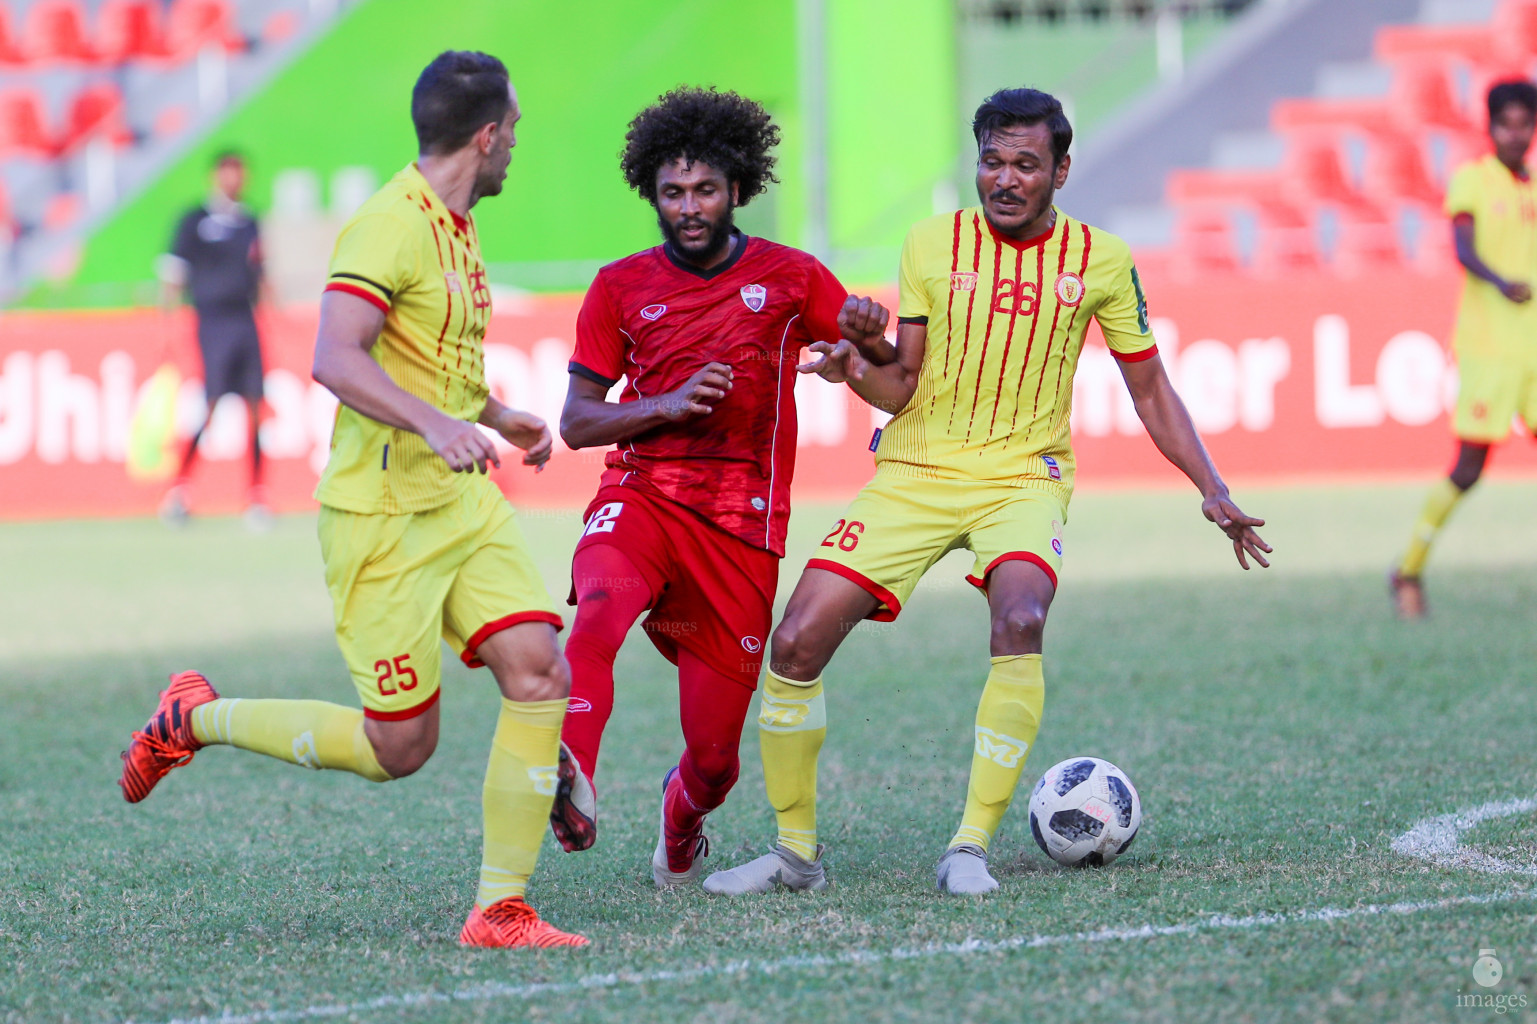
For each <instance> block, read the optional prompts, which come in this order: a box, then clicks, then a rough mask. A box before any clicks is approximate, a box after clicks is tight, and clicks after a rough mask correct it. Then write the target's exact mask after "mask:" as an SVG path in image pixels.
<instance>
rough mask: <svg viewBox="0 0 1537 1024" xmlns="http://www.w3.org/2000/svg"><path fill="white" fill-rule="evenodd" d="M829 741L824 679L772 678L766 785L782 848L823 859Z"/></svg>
mask: <svg viewBox="0 0 1537 1024" xmlns="http://www.w3.org/2000/svg"><path fill="white" fill-rule="evenodd" d="M826 738H827V706H826V705H825V704H824V703H823V702H822V678H821V677H820V676H818V677H817V678H816V679H813V680H812V681H811V682H809V683H802V682H797V681H796V680H794V679H786V678H784V677H783V676H779V675H775V674H774V673H773V672H769V673H768V678H767V679H765V680H764V681H763V695H762V700H761V703H760V705H759V708H758V746H759V750H760V752H761V753H762V755H763V781H764V783H765V784H766V786H767V788H768V798H769V803H770V804H773V806H774V816H775V817H776V818H777V819H778V821H779V845H780V846H783V847H784V848H785V849H787V850H790V851H791V852H792V853H794V854H796V855H797V856H799V857H803V858H805V859H806V860H815V859H816V856H817V754H818V753H820V752H821V750H822V741H823V740H824V739H826Z"/></svg>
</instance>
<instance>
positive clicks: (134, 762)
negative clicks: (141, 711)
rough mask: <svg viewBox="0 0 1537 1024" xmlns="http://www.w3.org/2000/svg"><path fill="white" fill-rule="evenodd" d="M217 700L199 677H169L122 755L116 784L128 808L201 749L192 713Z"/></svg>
mask: <svg viewBox="0 0 1537 1024" xmlns="http://www.w3.org/2000/svg"><path fill="white" fill-rule="evenodd" d="M218 696H219V694H218V692H217V691H216V690H214V688H213V687H212V686H210V685H209V683H208V680H207V679H204V678H203V676H202V673H199V672H178V673H176V674H175V675H173V676H172V677H171V685H170V686H167V687H166V688H165V689H164V690H162V691H161V692H160V706H159V707H157V708H155V713H154V714H153V715H151V716H150V718H149V721H148V722H146V723H144V728H143V729H141V730H139V731H138V732H136V733H134V734H133V739H132V741H131V742H130V743H129V744H128V749H127V750H125V751H123V774H122V777H121V778H119V779H118V780H117V784H118V785H119V786H120V787H122V790H123V799H124V800H127V801H128V802H129V803H131V804H136V803H138V802H139V801H140V800H143V799H144V798H145V797H147V796H149V791H150V790H152V789H154V788H155V783H157V782H159V781H160V780H161V779H163V778H165V777H166V775H168V774H169V773H170V771H171V769H172V768H180V767H181V766H182V765H184V764H186V763H187V762H189V761H191V760H192V755H193V753H194V752H195V751H197V750H201V749H202V747H203V745H202V744H201V743H199V742H198V741H197V737H196V736H194V735H192V709H193V708H195V707H197V706H198V705H199V704H207V703H208V702H209V701H211V700H214V699H216V698H217V697H218Z"/></svg>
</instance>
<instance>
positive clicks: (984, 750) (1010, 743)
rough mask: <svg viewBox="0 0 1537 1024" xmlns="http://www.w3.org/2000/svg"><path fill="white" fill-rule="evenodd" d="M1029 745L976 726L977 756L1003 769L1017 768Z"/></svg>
mask: <svg viewBox="0 0 1537 1024" xmlns="http://www.w3.org/2000/svg"><path fill="white" fill-rule="evenodd" d="M1029 749H1030V744H1028V743H1026V742H1025V741H1024V740H1022V739H1018V738H1017V737H1014V736H1005V735H1004V734H1003V733H1001V732H994V731H993V730H991V729H989V728H987V727H985V726H981V725H979V726H977V756H978V757H985V758H987V759H988V760H989V761H991V762H993V763H994V764H996V765H1000V766H1001V767H1004V768H1017V767H1019V763H1020V762H1021V761H1022V760H1024V757H1025V752H1026V751H1027V750H1029Z"/></svg>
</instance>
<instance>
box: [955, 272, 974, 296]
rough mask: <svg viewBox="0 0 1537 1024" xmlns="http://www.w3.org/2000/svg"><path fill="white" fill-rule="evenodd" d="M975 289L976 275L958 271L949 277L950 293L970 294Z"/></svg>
mask: <svg viewBox="0 0 1537 1024" xmlns="http://www.w3.org/2000/svg"><path fill="white" fill-rule="evenodd" d="M976 289H977V275H976V274H974V273H972V272H971V271H969V270H958V271H956V272H955V273H953V274H951V275H950V290H951V291H952V292H971V291H976Z"/></svg>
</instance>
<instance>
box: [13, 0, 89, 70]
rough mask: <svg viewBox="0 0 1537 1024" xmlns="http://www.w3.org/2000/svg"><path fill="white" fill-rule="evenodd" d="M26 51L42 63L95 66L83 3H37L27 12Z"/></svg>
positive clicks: (51, 0) (72, 0)
mask: <svg viewBox="0 0 1537 1024" xmlns="http://www.w3.org/2000/svg"><path fill="white" fill-rule="evenodd" d="M22 45H23V47H24V48H25V50H26V53H27V56H28V57H29V58H30V59H31V60H33V61H35V62H39V63H46V62H60V63H71V64H94V63H96V61H97V56H96V50H95V48H94V47H92V46H91V42H90V40H89V38H87V35H86V30H85V9H84V8H83V7H82V6H81V4H80V0H37V3H35V4H33V5H32V9H31V10H30V11H28V12H27V26H26V33H25V36H24V37H23V43H22Z"/></svg>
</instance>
